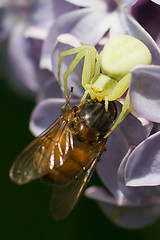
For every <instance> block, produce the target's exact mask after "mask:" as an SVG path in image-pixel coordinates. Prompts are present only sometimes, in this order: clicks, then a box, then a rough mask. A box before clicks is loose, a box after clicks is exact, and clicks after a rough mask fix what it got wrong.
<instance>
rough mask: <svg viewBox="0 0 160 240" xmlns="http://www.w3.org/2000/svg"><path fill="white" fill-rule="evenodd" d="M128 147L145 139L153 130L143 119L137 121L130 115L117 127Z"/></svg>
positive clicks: (151, 125) (149, 123)
mask: <svg viewBox="0 0 160 240" xmlns="http://www.w3.org/2000/svg"><path fill="white" fill-rule="evenodd" d="M119 127H120V128H121V131H122V132H123V135H124V136H125V138H126V141H127V143H128V145H129V146H132V145H134V146H136V145H138V144H139V143H140V142H142V141H143V140H144V139H145V138H147V137H148V136H149V134H150V132H151V130H152V128H153V123H151V122H148V121H146V120H145V119H141V121H140V120H138V119H137V118H136V117H134V116H133V115H132V114H131V113H130V114H128V116H127V117H126V118H125V119H124V120H123V121H122V123H121V124H120V126H119Z"/></svg>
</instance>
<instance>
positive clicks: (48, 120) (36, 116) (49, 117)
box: [29, 98, 79, 136]
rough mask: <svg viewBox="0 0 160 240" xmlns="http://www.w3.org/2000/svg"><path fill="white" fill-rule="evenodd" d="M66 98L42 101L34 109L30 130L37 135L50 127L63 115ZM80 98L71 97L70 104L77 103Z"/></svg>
mask: <svg viewBox="0 0 160 240" xmlns="http://www.w3.org/2000/svg"><path fill="white" fill-rule="evenodd" d="M65 102H66V100H65V99H64V98H48V99H45V100H43V101H41V102H40V103H39V104H38V105H37V106H36V107H35V109H34V110H33V112H32V115H31V120H30V126H29V128H30V130H31V132H32V133H33V134H34V135H35V136H37V135H39V134H40V133H41V132H43V131H44V130H45V129H46V128H47V127H49V126H50V125H51V124H52V123H53V122H54V121H55V120H56V119H57V118H59V117H60V116H61V115H62V109H61V108H62V106H63V105H64V104H65ZM77 103H79V99H71V101H70V104H71V105H72V106H73V105H76V104H77Z"/></svg>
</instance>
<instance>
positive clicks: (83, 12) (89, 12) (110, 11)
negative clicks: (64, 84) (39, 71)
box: [41, 0, 137, 70]
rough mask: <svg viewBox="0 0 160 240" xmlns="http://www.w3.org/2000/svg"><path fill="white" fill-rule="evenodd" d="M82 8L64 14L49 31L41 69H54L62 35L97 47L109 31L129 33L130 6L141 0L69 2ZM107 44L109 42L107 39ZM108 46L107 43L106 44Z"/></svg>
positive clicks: (73, 0) (75, 0)
mask: <svg viewBox="0 0 160 240" xmlns="http://www.w3.org/2000/svg"><path fill="white" fill-rule="evenodd" d="M67 1H68V2H70V3H72V4H74V5H76V6H80V7H81V8H80V9H77V10H74V11H72V12H69V13H66V14H63V15H61V16H60V17H59V18H58V19H57V21H56V22H55V24H53V26H52V28H51V29H50V31H49V34H48V36H47V39H46V41H45V42H44V46H43V51H42V58H41V67H43V68H47V69H49V70H51V69H52V64H51V53H52V51H53V49H54V47H55V44H56V39H57V37H58V36H59V35H60V34H63V33H69V34H71V35H73V36H74V37H76V38H77V39H78V40H79V41H80V42H83V43H86V44H93V45H96V44H98V43H100V40H101V43H102V42H103V41H102V38H103V37H104V35H105V34H106V33H107V32H108V31H109V36H110V37H112V36H115V35H119V34H123V33H124V32H127V31H128V28H127V26H126V21H127V19H128V18H129V17H130V18H131V19H132V17H131V16H130V14H129V10H130V7H131V6H132V5H133V4H134V3H135V2H136V1H137V0H132V1H129V0H121V1H114V0H106V1H104V0H94V1H81V0H67ZM105 41H106V40H105ZM102 44H103V45H104V43H102Z"/></svg>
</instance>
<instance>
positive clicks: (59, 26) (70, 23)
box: [40, 9, 90, 70]
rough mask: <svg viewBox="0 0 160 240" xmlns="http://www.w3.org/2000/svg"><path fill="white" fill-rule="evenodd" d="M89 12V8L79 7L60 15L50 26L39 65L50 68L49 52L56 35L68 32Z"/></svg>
mask: <svg viewBox="0 0 160 240" xmlns="http://www.w3.org/2000/svg"><path fill="white" fill-rule="evenodd" d="M88 12H90V10H89V9H79V10H75V11H71V12H68V13H65V14H63V15H62V16H60V17H59V18H58V19H57V21H56V22H55V24H53V26H52V27H51V29H50V31H49V34H48V37H47V39H46V41H45V42H44V45H43V49H42V58H41V63H40V65H41V67H42V68H47V69H49V70H52V64H51V54H52V51H53V49H54V44H55V42H56V39H57V37H58V36H59V35H60V34H62V33H69V32H70V31H71V29H72V28H73V27H74V25H75V24H76V23H77V22H78V21H79V20H80V19H81V18H83V17H84V16H85V15H86V14H88Z"/></svg>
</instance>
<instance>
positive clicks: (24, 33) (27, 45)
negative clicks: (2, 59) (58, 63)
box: [0, 0, 75, 92]
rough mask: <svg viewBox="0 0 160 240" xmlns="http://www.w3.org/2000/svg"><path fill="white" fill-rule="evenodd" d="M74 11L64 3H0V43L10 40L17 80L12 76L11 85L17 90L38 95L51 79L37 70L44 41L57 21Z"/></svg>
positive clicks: (61, 0) (10, 1)
mask: <svg viewBox="0 0 160 240" xmlns="http://www.w3.org/2000/svg"><path fill="white" fill-rule="evenodd" d="M62 6H63V7H62ZM73 9H75V7H74V6H73V5H72V4H70V3H67V2H65V1H64V0H60V1H56V0H47V1H41V0H34V1H30V0H29V1H27V0H23V1H18V0H16V1H14V2H13V1H12V0H8V1H7V0H6V1H2V2H1V3H0V13H1V15H0V40H1V41H2V40H5V39H7V38H8V39H9V41H8V53H9V58H10V61H11V64H12V68H13V70H14V73H15V75H16V79H14V75H12V81H13V80H15V81H14V84H15V85H16V87H17V88H21V90H22V89H23V90H26V88H27V89H29V90H30V91H32V92H37V91H39V89H40V87H42V86H43V84H44V82H45V81H46V79H49V78H53V77H52V74H51V73H50V72H49V71H46V70H42V69H40V67H39V60H40V55H41V48H42V44H43V40H44V39H45V37H46V36H47V32H48V30H49V28H50V27H51V25H52V24H53V23H54V22H55V20H56V18H57V17H58V16H59V15H61V14H63V13H65V12H68V11H70V10H73ZM9 71H11V69H10V70H9Z"/></svg>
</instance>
